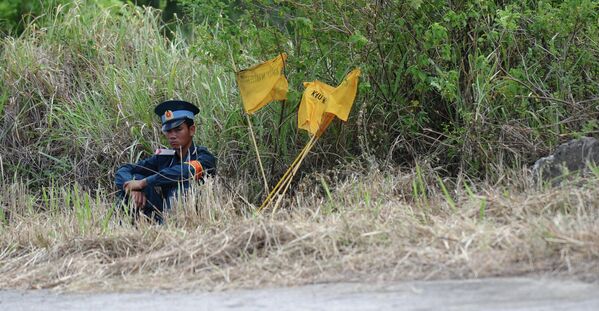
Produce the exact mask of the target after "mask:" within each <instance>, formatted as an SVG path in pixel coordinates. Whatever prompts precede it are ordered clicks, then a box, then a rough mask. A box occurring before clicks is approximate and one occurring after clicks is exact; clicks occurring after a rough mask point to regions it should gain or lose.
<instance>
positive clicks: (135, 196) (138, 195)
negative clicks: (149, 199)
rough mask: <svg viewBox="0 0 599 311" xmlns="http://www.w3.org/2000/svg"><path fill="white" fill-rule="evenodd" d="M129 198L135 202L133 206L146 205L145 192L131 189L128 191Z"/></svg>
mask: <svg viewBox="0 0 599 311" xmlns="http://www.w3.org/2000/svg"><path fill="white" fill-rule="evenodd" d="M129 199H130V200H133V203H135V207H136V208H138V209H141V208H143V207H144V205H146V194H145V193H143V192H141V191H131V192H129Z"/></svg>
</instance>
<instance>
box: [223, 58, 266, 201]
mask: <svg viewBox="0 0 599 311" xmlns="http://www.w3.org/2000/svg"><path fill="white" fill-rule="evenodd" d="M231 64H232V65H233V70H234V71H235V74H237V65H236V64H235V59H234V58H233V54H231ZM241 105H242V106H243V103H242V104H241ZM245 117H246V119H247V121H248V128H249V130H250V136H251V137H252V143H253V145H254V150H255V151H256V158H258V164H259V167H260V173H261V174H262V180H263V181H264V191H265V193H267V192H270V189H269V188H268V182H267V181H266V174H265V173H264V166H263V165H262V158H261V157H260V151H259V150H258V144H257V143H256V136H255V135H254V129H253V127H252V121H251V119H250V116H249V115H248V114H247V112H246V113H245Z"/></svg>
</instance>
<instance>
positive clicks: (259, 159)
mask: <svg viewBox="0 0 599 311" xmlns="http://www.w3.org/2000/svg"><path fill="white" fill-rule="evenodd" d="M245 117H246V119H247V121H248V127H249V129H250V136H252V142H253V143H254V150H255V151H256V158H258V164H259V166H260V172H261V173H262V180H263V181H264V190H265V192H264V193H267V192H270V189H268V182H267V181H266V174H264V166H262V159H261V157H260V151H258V144H257V143H256V136H255V135H254V129H253V128H252V121H251V120H250V116H249V115H248V114H247V113H246V114H245Z"/></svg>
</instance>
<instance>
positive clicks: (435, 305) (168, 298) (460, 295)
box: [0, 278, 599, 311]
mask: <svg viewBox="0 0 599 311" xmlns="http://www.w3.org/2000/svg"><path fill="white" fill-rule="evenodd" d="M170 308H176V309H177V310H279V309H284V310H398V309H401V310H526V311H533V310H589V311H591V310H599V283H597V282H594V283H587V282H582V281H577V280H572V279H557V278H488V279H474V280H448V281H415V282H398V283H391V284H366V283H328V284H315V285H308V286H300V287H290V288H266V289H255V290H233V291H224V292H152V291H144V292H133V293H131V292H128V293H101V294H72V293H68V294H57V293H53V292H50V291H16V290H0V310H83V309H85V310H132V309H133V310H145V311H148V310H166V309H170Z"/></svg>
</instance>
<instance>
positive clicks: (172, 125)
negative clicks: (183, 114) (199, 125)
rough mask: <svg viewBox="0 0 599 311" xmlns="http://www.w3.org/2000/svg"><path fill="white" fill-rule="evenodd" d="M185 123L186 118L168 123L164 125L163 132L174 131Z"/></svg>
mask: <svg viewBox="0 0 599 311" xmlns="http://www.w3.org/2000/svg"><path fill="white" fill-rule="evenodd" d="M183 122H185V118H183V119H179V120H172V121H169V122H166V123H165V124H163V125H162V131H163V132H167V131H169V130H171V129H174V128H175V127H177V126H179V125H181V124H183Z"/></svg>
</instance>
